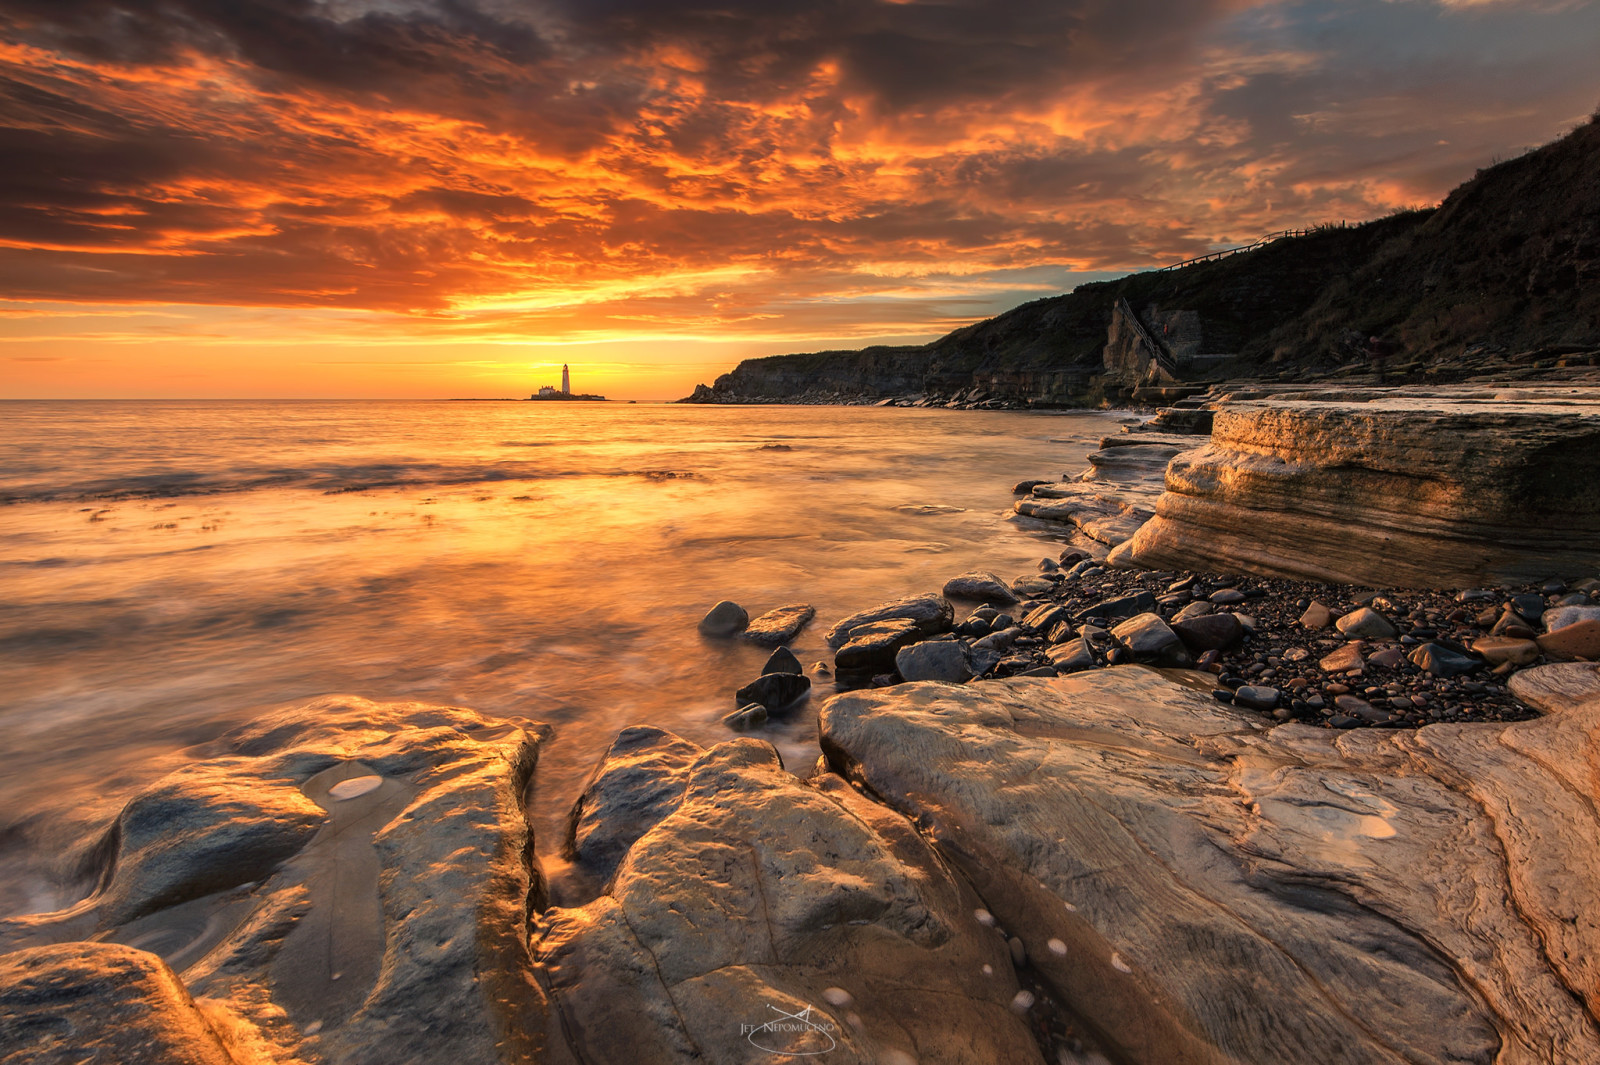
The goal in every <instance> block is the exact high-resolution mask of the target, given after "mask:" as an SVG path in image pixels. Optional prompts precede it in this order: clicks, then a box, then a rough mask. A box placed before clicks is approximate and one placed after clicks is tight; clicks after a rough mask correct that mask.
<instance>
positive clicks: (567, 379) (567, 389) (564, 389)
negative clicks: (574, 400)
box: [561, 363, 572, 396]
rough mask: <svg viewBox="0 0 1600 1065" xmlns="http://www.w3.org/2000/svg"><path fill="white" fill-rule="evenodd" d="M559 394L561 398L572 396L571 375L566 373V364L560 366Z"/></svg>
mask: <svg viewBox="0 0 1600 1065" xmlns="http://www.w3.org/2000/svg"><path fill="white" fill-rule="evenodd" d="M561 394H562V395H563V396H570V395H572V375H571V374H570V373H568V372H567V364H566V363H562V364H561Z"/></svg>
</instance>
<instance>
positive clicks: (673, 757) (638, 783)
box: [562, 725, 702, 883]
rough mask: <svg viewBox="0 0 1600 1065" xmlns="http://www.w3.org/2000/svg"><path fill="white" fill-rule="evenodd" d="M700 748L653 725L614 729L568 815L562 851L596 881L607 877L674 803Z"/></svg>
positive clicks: (602, 880)
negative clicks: (609, 740)
mask: <svg viewBox="0 0 1600 1065" xmlns="http://www.w3.org/2000/svg"><path fill="white" fill-rule="evenodd" d="M701 753H702V752H701V749H700V747H699V746H697V745H696V744H693V743H690V742H689V741H688V740H685V739H683V738H682V737H680V736H677V735H675V734H673V733H671V732H668V731H666V730H665V729H659V728H656V727H654V726H652V725H635V726H633V727H631V728H625V729H623V730H622V731H621V732H619V733H617V735H616V738H615V739H613V740H612V741H611V746H610V747H609V748H607V750H606V753H605V754H604V755H602V756H601V758H600V761H599V762H597V763H596V764H595V767H594V769H593V770H592V771H591V772H590V774H589V779H588V780H587V781H586V782H585V783H584V786H583V790H582V791H581V792H580V793H579V795H578V799H577V801H576V802H574V803H573V805H572V810H571V812H570V813H569V814H568V815H567V833H566V840H565V843H564V846H563V847H562V856H563V857H565V858H566V859H567V860H568V861H572V862H577V863H579V864H581V865H582V866H583V867H584V871H585V872H586V873H588V874H589V875H590V876H591V877H593V878H595V879H597V880H598V881H600V882H602V883H603V882H604V881H606V880H609V879H610V878H611V874H612V873H614V872H616V869H617V864H618V863H619V862H621V861H622V856H623V855H624V854H626V853H627V852H628V848H629V847H631V846H633V842H634V840H636V839H638V838H639V837H640V836H642V835H644V834H645V833H646V832H648V831H649V830H650V829H651V828H653V827H654V826H655V824H656V822H658V821H660V820H661V819H662V818H663V817H665V816H667V814H669V813H671V812H672V810H673V809H674V808H675V807H676V806H677V805H678V799H679V798H680V797H681V796H682V795H683V786H684V780H685V772H686V771H687V770H688V768H689V766H691V765H693V764H694V761H695V759H697V758H699V757H700V755H701Z"/></svg>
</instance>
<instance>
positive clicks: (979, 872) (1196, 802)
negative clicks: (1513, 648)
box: [821, 663, 1600, 1065]
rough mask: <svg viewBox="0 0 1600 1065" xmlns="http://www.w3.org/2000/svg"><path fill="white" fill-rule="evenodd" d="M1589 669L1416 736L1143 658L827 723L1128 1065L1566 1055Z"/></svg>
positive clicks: (1592, 829)
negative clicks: (1253, 710) (1477, 719)
mask: <svg viewBox="0 0 1600 1065" xmlns="http://www.w3.org/2000/svg"><path fill="white" fill-rule="evenodd" d="M1597 670H1600V667H1597V666H1595V665H1593V664H1576V663H1574V664H1568V665H1556V666H1546V667H1540V668H1537V669H1533V670H1528V671H1525V672H1523V673H1521V674H1518V676H1517V677H1516V678H1515V679H1514V681H1513V685H1514V686H1515V687H1516V688H1517V691H1518V694H1519V695H1520V696H1521V697H1522V698H1523V699H1524V700H1525V701H1527V702H1529V703H1531V704H1533V705H1535V706H1537V707H1539V708H1540V709H1542V710H1545V711H1546V712H1547V716H1545V717H1542V718H1539V719H1536V720H1530V721H1522V722H1517V723H1511V724H1493V725H1490V724H1477V725H1453V724H1444V725H1431V726H1428V727H1425V728H1422V729H1418V730H1416V731H1414V732H1398V731H1380V730H1362V731H1359V732H1345V733H1339V732H1332V731H1329V730H1325V729H1315V728H1310V727H1306V726H1302V725H1298V724H1287V725H1283V726H1280V727H1276V728H1267V727H1265V726H1263V725H1262V723H1261V722H1260V719H1259V718H1255V717H1253V716H1250V715H1245V714H1242V713H1240V712H1237V711H1234V710H1231V709H1228V708H1226V707H1222V706H1219V705H1218V704H1216V703H1215V702H1213V701H1211V700H1210V699H1208V698H1207V697H1206V696H1205V695H1203V694H1201V693H1199V692H1196V691H1194V690H1192V689H1190V688H1187V687H1185V686H1183V685H1181V684H1178V683H1174V682H1173V681H1170V680H1167V679H1165V678H1164V677H1162V676H1160V675H1158V674H1156V673H1154V672H1152V671H1149V670H1146V669H1143V668H1140V667H1120V668H1116V669H1112V670H1106V671H1100V672H1096V673H1088V674H1078V675H1074V676H1072V677H1069V678H1061V679H1058V680H1048V681H1043V680H1011V681H1002V682H998V683H991V684H985V685H982V686H972V685H966V686H959V687H957V686H951V685H940V684H916V685H907V686H902V687H898V688H894V689H887V690H884V691H878V692H870V693H856V694H849V695H842V696H839V697H838V698H836V699H834V700H832V701H831V702H830V703H829V704H828V705H827V707H826V708H825V709H824V710H823V712H822V715H821V731H822V741H823V747H824V751H825V753H826V755H827V757H828V760H829V762H830V764H831V765H832V766H833V767H834V768H835V769H836V770H837V771H839V772H842V773H844V774H846V775H848V777H849V778H850V779H851V780H853V781H854V782H856V783H857V784H858V785H860V786H861V787H863V788H864V789H866V790H867V791H869V792H870V793H871V794H873V795H875V796H878V797H880V798H881V799H882V800H883V801H885V802H887V803H888V804H890V805H891V806H893V807H894V808H895V809H897V810H899V811H900V812H901V813H903V814H904V815H905V816H907V817H909V818H912V819H914V820H916V822H917V823H918V824H919V825H921V826H923V828H924V830H925V832H926V834H927V835H928V836H929V837H930V838H931V839H932V840H933V841H934V846H935V848H936V849H937V850H938V851H939V853H940V854H941V855H942V856H943V857H944V858H945V859H946V860H947V861H949V862H950V863H951V864H952V865H953V866H955V867H956V868H957V869H959V870H960V871H961V872H962V873H963V874H964V875H965V876H966V877H967V878H968V879H969V880H970V881H971V883H972V884H973V885H974V886H975V887H976V888H977V890H978V892H979V893H980V894H981V895H982V897H983V898H984V899H985V900H986V902H987V904H988V907H989V909H990V910H991V911H992V912H993V913H994V915H995V916H996V917H997V918H998V919H999V921H1000V922H1001V923H1002V924H1004V925H1006V926H1007V927H1010V928H1013V929H1016V930H1018V932H1017V934H1018V935H1019V936H1020V937H1021V938H1022V940H1023V943H1024V945H1025V949H1026V953H1027V956H1028V958H1029V959H1031V961H1032V964H1033V965H1035V966H1036V968H1037V969H1038V970H1039V972H1040V973H1041V974H1042V975H1043V976H1044V978H1045V979H1046V980H1047V981H1048V983H1049V984H1050V985H1051V986H1053V987H1054V988H1055V989H1056V990H1057V991H1058V992H1059V995H1060V997H1061V999H1062V1000H1063V1001H1064V1002H1065V1003H1066V1004H1067V1005H1068V1006H1069V1007H1070V1008H1072V1009H1075V1010H1076V1011H1077V1012H1078V1013H1079V1015H1081V1016H1082V1017H1083V1018H1084V1019H1085V1021H1086V1022H1087V1023H1088V1024H1089V1025H1090V1026H1091V1027H1092V1028H1093V1029H1094V1030H1096V1031H1097V1032H1098V1033H1100V1034H1101V1035H1102V1036H1103V1037H1104V1039H1105V1040H1106V1041H1107V1043H1108V1044H1109V1045H1110V1047H1111V1048H1112V1049H1113V1051H1114V1054H1115V1056H1117V1057H1118V1060H1121V1061H1126V1062H1130V1063H1137V1065H1173V1063H1206V1065H1224V1063H1226V1065H1246V1063H1261V1065H1278V1063H1282V1062H1292V1061H1305V1062H1318V1063H1319V1065H1335V1063H1339V1065H1353V1063H1380V1062H1381V1063H1394V1065H1399V1063H1401V1062H1406V1063H1441V1065H1442V1063H1445V1062H1451V1063H1464V1062H1477V1063H1484V1065H1488V1063H1491V1062H1494V1063H1500V1065H1512V1063H1527V1065H1533V1063H1545V1065H1548V1063H1564V1065H1577V1063H1579V1062H1589V1061H1596V1060H1600V1024H1597V1021H1596V1018H1597V1016H1600V961H1597V959H1600V923H1597V922H1596V920H1595V919H1594V916H1593V915H1594V914H1595V913H1596V912H1597V911H1600V867H1597V866H1596V864H1595V856H1596V855H1597V854H1600V814H1597V813H1596V810H1595V806H1594V804H1593V802H1592V801H1591V799H1590V796H1592V794H1593V781H1594V780H1595V779H1596V774H1597V772H1600V743H1597V739H1596V737H1597V736H1600V732H1597V729H1600V672H1597ZM975 767H981V770H977V771H975Z"/></svg>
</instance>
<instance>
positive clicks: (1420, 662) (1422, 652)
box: [1407, 643, 1483, 677]
mask: <svg viewBox="0 0 1600 1065" xmlns="http://www.w3.org/2000/svg"><path fill="white" fill-rule="evenodd" d="M1407 657H1409V658H1410V659H1411V664H1412V665H1414V666H1416V667H1417V668H1418V669H1420V670H1422V671H1424V672H1426V673H1432V674H1433V675H1434V676H1436V677H1455V676H1460V675H1461V674H1463V673H1471V672H1473V671H1474V670H1477V669H1482V668H1483V660H1482V659H1481V658H1477V657H1474V656H1472V655H1464V654H1461V653H1459V652H1457V651H1453V650H1451V649H1450V648H1448V647H1446V646H1444V645H1443V644H1440V643H1425V644H1423V645H1422V646H1421V647H1418V648H1416V649H1415V650H1414V651H1412V652H1411V654H1410V655H1408V656H1407Z"/></svg>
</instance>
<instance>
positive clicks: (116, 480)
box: [0, 462, 696, 504]
mask: <svg viewBox="0 0 1600 1065" xmlns="http://www.w3.org/2000/svg"><path fill="white" fill-rule="evenodd" d="M695 476H696V474H695V473H694V472H693V471H692V470H670V469H631V470H630V469H615V468H611V469H587V470H584V469H569V470H552V469H549V468H548V467H544V466H540V465H537V464H535V463H531V462H497V463H492V464H488V465H482V464H449V463H433V462H417V463H402V462H382V463H362V464H352V465H333V464H329V465H320V466H308V467H304V468H299V469H285V468H277V467H271V468H267V467H236V468H227V469H217V470H163V471H160V472H155V473H129V474H122V475H118V476H111V477H103V478H95V479H91V480H86V481H79V482H77V483H74V484H59V485H45V484H20V485H12V486H5V487H0V504H17V503H60V502H89V501H95V500H118V499H172V498H182V497H186V496H208V495H224V494H230V493H236V492H252V491H260V490H263V489H274V488H290V489H301V490H309V491H318V492H321V493H323V494H324V495H339V494H342V493H345V492H366V491H370V490H373V489H381V488H431V487H441V488H443V487H450V486H452V485H467V484H496V483H502V482H512V481H549V480H559V479H565V478H574V477H639V478H643V479H646V480H651V481H668V480H678V479H682V478H692V477H695Z"/></svg>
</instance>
